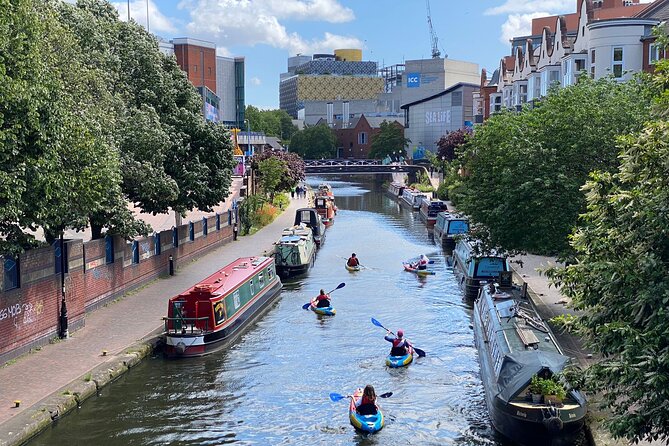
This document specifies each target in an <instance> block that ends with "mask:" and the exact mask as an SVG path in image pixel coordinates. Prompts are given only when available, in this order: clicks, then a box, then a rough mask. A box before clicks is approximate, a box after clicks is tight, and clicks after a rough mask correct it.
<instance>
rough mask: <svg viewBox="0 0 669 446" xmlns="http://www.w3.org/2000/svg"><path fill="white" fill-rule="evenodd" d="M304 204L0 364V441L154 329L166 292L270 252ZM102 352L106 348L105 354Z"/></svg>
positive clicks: (293, 203)
mask: <svg viewBox="0 0 669 446" xmlns="http://www.w3.org/2000/svg"><path fill="white" fill-rule="evenodd" d="M307 205H308V199H306V198H303V199H293V200H291V201H290V205H289V206H288V208H287V209H286V210H285V211H284V212H283V213H282V214H281V215H280V216H279V217H278V218H277V219H276V220H275V221H274V222H272V223H271V224H269V225H267V226H265V227H264V228H261V229H260V230H259V231H258V232H256V233H255V234H253V235H251V236H244V237H239V238H238V239H237V241H234V242H230V243H229V244H227V245H223V246H221V247H220V248H218V249H215V250H213V251H211V252H210V253H208V254H206V255H204V256H202V257H200V258H199V259H198V260H196V261H193V262H188V263H185V264H178V263H177V265H176V268H177V272H176V275H175V276H172V277H167V278H163V279H157V280H155V281H153V282H151V283H149V284H148V285H146V286H144V287H143V288H141V289H139V290H138V291H135V292H132V293H130V294H129V295H126V296H124V297H123V298H120V299H118V300H117V301H114V302H112V303H109V304H108V305H106V306H104V307H103V308H100V309H98V310H96V311H94V312H92V313H89V314H87V315H86V325H85V327H83V328H82V329H80V330H78V331H75V332H74V333H72V334H71V337H70V338H69V339H67V340H63V341H59V342H56V343H54V344H50V345H47V346H45V347H42V348H41V349H40V350H39V351H36V352H33V353H30V354H27V355H24V356H22V357H20V358H18V359H16V360H14V361H11V362H10V363H8V364H6V365H5V366H3V367H2V368H0V445H2V444H11V443H9V442H7V439H8V438H11V434H10V432H9V429H16V426H17V423H15V422H14V423H13V422H12V420H14V419H16V418H17V417H20V416H21V414H23V413H24V412H25V413H26V415H27V414H28V413H31V412H32V413H34V411H35V409H39V407H40V403H41V402H43V401H44V400H45V399H46V398H47V397H49V396H51V395H53V394H55V393H57V392H62V391H63V389H64V388H65V386H67V385H68V384H69V383H71V382H73V381H75V380H77V381H81V379H82V378H83V377H85V376H86V374H87V373H89V372H90V371H92V370H93V369H94V368H96V367H98V366H100V365H104V364H105V363H107V362H110V361H113V360H114V357H115V356H116V355H119V354H122V353H123V352H124V351H125V350H126V349H128V348H129V347H130V346H132V345H133V344H136V343H137V342H138V341H141V340H143V339H146V338H149V337H151V336H153V335H155V334H157V333H159V332H160V331H161V330H162V328H163V322H162V317H163V316H164V315H165V313H166V310H167V300H168V299H169V298H170V297H172V296H174V295H175V294H177V293H179V292H181V291H184V290H186V289H188V288H189V287H191V286H192V285H194V284H195V283H197V282H198V281H200V280H202V279H204V278H206V277H207V276H209V275H211V274H213V273H214V272H216V271H217V270H219V269H220V268H222V267H223V266H225V265H227V264H228V263H230V262H231V261H233V260H234V259H236V258H238V257H243V256H254V255H262V254H270V253H271V251H272V249H273V246H272V244H273V243H274V242H275V241H276V240H277V239H278V238H279V236H280V233H281V230H282V229H283V228H285V227H288V226H291V225H292V224H293V219H294V216H295V210H296V209H298V208H299V207H305V206H307ZM170 226H171V224H170ZM103 351H107V355H106V356H103V355H102V352H103ZM15 400H20V401H21V404H20V406H19V407H14V406H15V405H14V401H15ZM24 418H26V417H24ZM22 421H23V420H22ZM29 421H30V420H29V419H28V420H26V422H29Z"/></svg>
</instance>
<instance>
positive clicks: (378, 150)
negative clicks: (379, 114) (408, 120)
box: [369, 121, 411, 159]
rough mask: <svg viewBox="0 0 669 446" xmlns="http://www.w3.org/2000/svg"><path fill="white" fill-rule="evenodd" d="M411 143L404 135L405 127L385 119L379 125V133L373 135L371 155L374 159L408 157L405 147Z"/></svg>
mask: <svg viewBox="0 0 669 446" xmlns="http://www.w3.org/2000/svg"><path fill="white" fill-rule="evenodd" d="M410 143H411V140H410V139H407V138H405V137H404V128H403V127H402V126H400V125H397V124H396V123H395V122H388V121H383V122H382V123H381V125H380V126H379V133H377V134H376V135H374V136H373V137H372V145H371V150H370V152H369V157H370V158H372V159H383V158H385V157H387V156H390V157H391V158H393V159H398V158H399V157H400V156H402V157H404V158H406V156H407V155H406V150H405V148H406V147H407V146H408V145H409V144H410Z"/></svg>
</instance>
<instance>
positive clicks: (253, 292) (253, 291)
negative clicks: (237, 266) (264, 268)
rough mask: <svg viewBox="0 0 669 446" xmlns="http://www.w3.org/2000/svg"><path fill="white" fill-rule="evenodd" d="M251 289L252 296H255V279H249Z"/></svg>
mask: <svg viewBox="0 0 669 446" xmlns="http://www.w3.org/2000/svg"><path fill="white" fill-rule="evenodd" d="M249 289H250V290H251V296H253V295H254V294H255V293H256V292H255V287H254V285H253V279H251V280H249Z"/></svg>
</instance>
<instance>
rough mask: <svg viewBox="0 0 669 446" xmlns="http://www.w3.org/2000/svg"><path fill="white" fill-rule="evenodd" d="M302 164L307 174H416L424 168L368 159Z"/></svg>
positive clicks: (311, 161) (328, 160)
mask: <svg viewBox="0 0 669 446" xmlns="http://www.w3.org/2000/svg"><path fill="white" fill-rule="evenodd" d="M304 164H305V166H304V170H305V173H307V174H310V173H312V174H313V173H317V174H388V173H407V174H416V173H418V172H419V171H421V170H422V171H425V167H424V166H421V165H411V164H405V163H397V162H395V163H390V164H383V163H382V162H381V161H380V160H369V159H322V160H306V161H305V162H304Z"/></svg>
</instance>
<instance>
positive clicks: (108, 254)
mask: <svg viewBox="0 0 669 446" xmlns="http://www.w3.org/2000/svg"><path fill="white" fill-rule="evenodd" d="M105 263H106V264H110V263H114V237H112V236H110V235H108V236H106V237H105Z"/></svg>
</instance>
